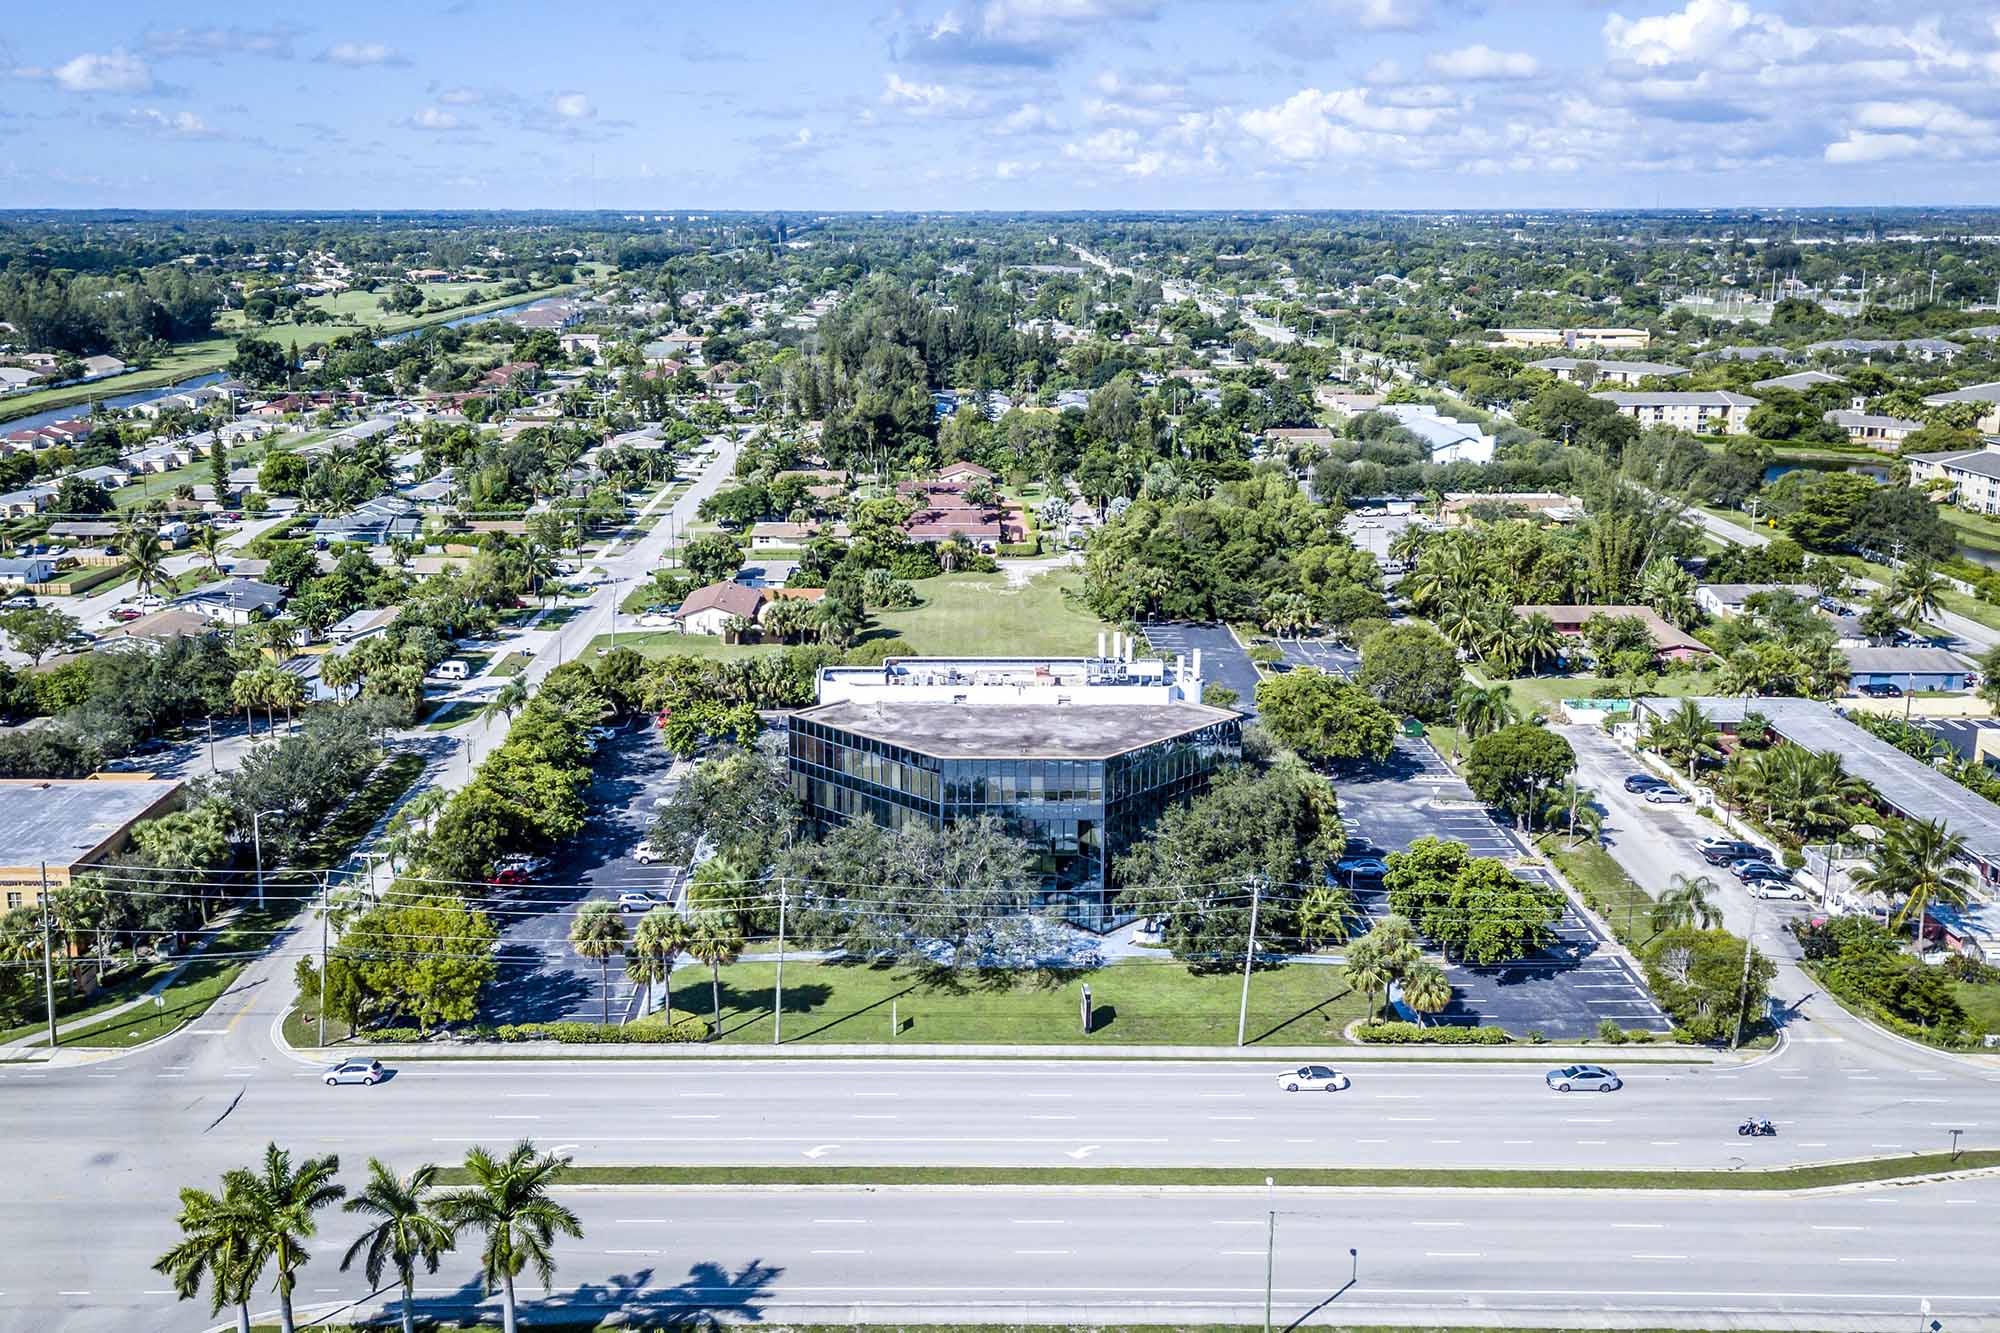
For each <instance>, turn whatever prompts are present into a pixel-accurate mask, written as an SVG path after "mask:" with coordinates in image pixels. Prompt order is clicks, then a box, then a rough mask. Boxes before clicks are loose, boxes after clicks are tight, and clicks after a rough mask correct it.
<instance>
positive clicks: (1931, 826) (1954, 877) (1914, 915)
mask: <svg viewBox="0 0 2000 1333" xmlns="http://www.w3.org/2000/svg"><path fill="white" fill-rule="evenodd" d="M1854 883H1855V887H1857V888H1859V889H1861V890H1862V891H1864V892H1867V893H1880V894H1884V895H1886V896H1887V897H1888V899H1889V901H1890V902H1896V901H1898V900H1900V901H1901V902H1902V906H1901V907H1899V908H1897V909H1896V915H1895V916H1894V917H1892V918H1891V919H1890V922H1889V924H1890V925H1892V926H1896V927H1898V928H1900V927H1901V926H1902V925H1903V924H1904V923H1905V922H1908V921H1911V920H1913V919H1914V921H1915V923H1916V930H1917V948H1918V950H1919V951H1921V950H1922V949H1923V947H1924V944H1923V942H1924V926H1925V924H1926V921H1927V918H1928V916H1929V913H1930V905H1931V904H1932V903H1934V902H1938V903H1946V904H1949V905H1950V906H1953V907H1960V906H1963V905H1964V903H1965V898H1966V895H1967V894H1968V893H1970V892H1971V891H1972V872H1971V871H1970V870H1968V869H1966V867H1965V837H1964V835H1963V834H1959V833H1952V832H1949V831H1948V830H1947V829H1946V828H1945V825H1944V821H1943V820H1941V819H1933V820H1926V821H1922V822H1918V821H1916V820H1899V821H1897V822H1896V823H1894V824H1892V825H1890V826H1889V829H1888V832H1887V833H1886V834H1885V835H1884V836H1883V838H1882V841H1881V842H1879V843H1877V844H1876V846H1875V851H1874V855H1873V858H1872V863H1871V864H1870V866H1869V867H1868V869H1866V870H1864V871H1862V872H1861V873H1860V874H1859V875H1857V876H1855V880H1854Z"/></svg>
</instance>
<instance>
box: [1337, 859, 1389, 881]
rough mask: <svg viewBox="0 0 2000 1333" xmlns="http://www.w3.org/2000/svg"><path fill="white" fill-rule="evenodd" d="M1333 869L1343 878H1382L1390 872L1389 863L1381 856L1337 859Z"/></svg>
mask: <svg viewBox="0 0 2000 1333" xmlns="http://www.w3.org/2000/svg"><path fill="white" fill-rule="evenodd" d="M1333 869H1334V872H1335V874H1337V875H1338V876H1339V877H1340V878H1342V879H1380V878H1382V876H1384V875H1386V874H1388V873H1389V863H1388V862H1387V861H1384V860H1383V859H1382V858H1381V857H1379V856H1350V857H1347V858H1346V859H1344V860H1341V861H1336V862H1335V863H1334V866H1333Z"/></svg>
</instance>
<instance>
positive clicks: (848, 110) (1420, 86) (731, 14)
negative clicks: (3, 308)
mask: <svg viewBox="0 0 2000 1333" xmlns="http://www.w3.org/2000/svg"><path fill="white" fill-rule="evenodd" d="M286 8H289V7H281V6H273V5H268V4H260V5H256V6H250V5H243V4H230V3H208V4H205V5H204V4H203V3H202V0H180V2H179V3H175V4H173V5H165V4H161V3H158V2H157V0H97V3H95V4H92V5H90V6H87V7H82V8H79V9H70V8H69V7H67V6H61V5H20V6H16V7H14V11H13V12H12V13H10V14H9V17H8V21H7V23H6V25H5V26H4V30H0V84H4V85H5V95H4V96H0V207H51V208H53V207H61V208H90V207H122V208H269V209H313V210H322V209H347V208H353V209H386V208H612V209H620V210H626V211H672V210H675V209H680V210H689V209H702V208H713V209H791V210H856V209H858V210H871V209H882V210H909V209H997V210H1032V209H1124V208H1145V209H1163V208H1202V209H1207V208H1243V209H1250V208H1257V209H1293V208H1553V207H1582V208H1653V207H1697V206H1700V207H1722V206H1763V205H1807V206H1809V205H1814V204H1845V205H1890V206H1897V205H1920V204H1988V203H1994V204H2000V189H1996V184H1995V183H1996V181H2000V171H1996V166H2000V0H1955V2H1951V3H1936V4H1926V2H1925V0H1916V3H1914V4H1905V3H1889V2H1888V0H937V2H933V0H908V2H907V3H900V4H887V3H864V2H862V0H817V2H816V3H815V2H802V0H739V3H735V4H707V5H687V4H674V5H669V4H662V3H658V2H657V0H655V3H650V4H643V5H642V4H631V3H625V2H624V0H568V2H567V3H562V4H556V3H545V2H541V0H538V2H536V3H529V2H528V0H455V2H451V3H447V2H446V0H402V2H401V3H397V4H389V3H381V2H380V0H349V2H348V3H344V4H339V5H319V6H311V7H299V8H297V9H294V10H293V12H294V13H295V14H296V15H297V16H298V17H297V18H295V19H287V20H283V21H278V20H276V19H275V18H274V16H275V15H278V14H280V13H282V12H284V10H285V9H286ZM85 14H87V16H88V18H87V20H85V19H84V18H82V17H80V16H82V15H85Z"/></svg>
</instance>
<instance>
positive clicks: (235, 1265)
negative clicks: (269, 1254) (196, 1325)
mask: <svg viewBox="0 0 2000 1333" xmlns="http://www.w3.org/2000/svg"><path fill="white" fill-rule="evenodd" d="M177 1220H178V1222H179V1223H180V1228H181V1240H180V1243H179V1244H178V1245H176V1246H174V1247H173V1248H172V1249H171V1250H168V1251H167V1252H166V1253H165V1254H163V1255H161V1256H160V1257H159V1258H158V1259H156V1260H154V1261H153V1268H154V1271H156V1272H159V1273H164V1274H165V1275H166V1276H168V1277H169V1278H172V1279H173V1283H174V1292H175V1294H176V1295H178V1296H179V1297H180V1298H181V1299H182V1300H184V1301H186V1300H192V1299H194V1297H195V1295H196V1293H198V1292H199V1291H200V1290H201V1286H202V1282H203V1280H204V1279H206V1280H207V1282H208V1284H209V1302H210V1304H209V1313H211V1314H221V1313H222V1307H223V1306H225V1305H233V1306H235V1307H236V1328H237V1333H250V1296H251V1293H252V1292H253V1291H255V1290H256V1286H257V1278H258V1277H259V1275H260V1274H261V1273H262V1271H263V1256H262V1255H261V1254H260V1253H259V1250H258V1235H257V1228H256V1227H255V1226H254V1225H253V1224H252V1219H251V1216H250V1214H249V1212H248V1211H247V1210H246V1209H244V1208H242V1207H241V1206H240V1205H239V1204H238V1202H237V1201H235V1200H232V1199H230V1198H228V1197H227V1195H226V1194H224V1195H215V1194H210V1193H209V1192H208V1191H207V1190H198V1189H191V1188H190V1189H183V1190H182V1191H181V1215H180V1217H179V1218H178V1219H177Z"/></svg>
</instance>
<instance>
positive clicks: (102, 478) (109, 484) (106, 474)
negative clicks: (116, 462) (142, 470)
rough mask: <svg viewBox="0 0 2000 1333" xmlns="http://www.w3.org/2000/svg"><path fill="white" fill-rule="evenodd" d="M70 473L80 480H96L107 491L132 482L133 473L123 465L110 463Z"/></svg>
mask: <svg viewBox="0 0 2000 1333" xmlns="http://www.w3.org/2000/svg"><path fill="white" fill-rule="evenodd" d="M70 475H71V476H73V477H75V478H76V479H77V480H78V481H90V482H95V483H97V484H98V485H99V486H102V487H103V488H104V489H105V490H107V491H115V490H117V489H118V488H119V487H121V486H129V485H131V484H132V474H131V473H130V472H127V471H126V470H125V469H124V468H122V467H111V466H110V465H108V464H107V465H105V466H103V467H86V468H78V469H77V470H76V471H75V472H72V473H70Z"/></svg>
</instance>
